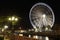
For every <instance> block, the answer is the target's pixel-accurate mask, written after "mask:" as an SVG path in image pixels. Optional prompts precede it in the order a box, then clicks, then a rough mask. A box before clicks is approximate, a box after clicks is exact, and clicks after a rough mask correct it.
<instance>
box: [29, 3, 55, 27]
mask: <svg viewBox="0 0 60 40" xmlns="http://www.w3.org/2000/svg"><path fill="white" fill-rule="evenodd" d="M37 5H43V6H46V7H47V8H48V9H49V10H50V11H51V13H52V16H53V24H52V26H51V27H53V25H54V22H55V16H54V12H53V10H52V8H51V7H50V6H49V5H47V4H45V3H36V4H34V5H33V6H32V8H31V9H30V12H29V19H30V22H31V25H32V26H33V27H34V28H36V27H35V25H34V24H33V22H32V21H31V12H32V9H33V8H34V7H36V6H37Z"/></svg>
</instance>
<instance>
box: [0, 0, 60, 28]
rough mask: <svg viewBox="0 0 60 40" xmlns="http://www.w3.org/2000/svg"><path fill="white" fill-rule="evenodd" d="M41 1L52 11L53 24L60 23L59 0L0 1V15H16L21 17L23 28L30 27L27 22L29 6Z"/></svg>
mask: <svg viewBox="0 0 60 40" xmlns="http://www.w3.org/2000/svg"><path fill="white" fill-rule="evenodd" d="M38 2H43V3H46V4H48V5H49V6H50V7H51V8H52V9H53V11H54V14H55V24H60V1H59V0H20V1H13V2H12V1H9V2H7V1H1V2H0V16H8V15H17V16H20V17H21V18H22V22H21V24H22V25H24V28H31V24H30V22H29V11H30V9H31V7H32V6H33V5H34V4H36V3H38Z"/></svg>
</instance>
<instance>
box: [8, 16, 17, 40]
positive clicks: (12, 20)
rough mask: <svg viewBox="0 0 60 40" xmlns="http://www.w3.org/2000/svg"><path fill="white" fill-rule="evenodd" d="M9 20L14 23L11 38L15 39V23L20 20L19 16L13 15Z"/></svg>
mask: <svg viewBox="0 0 60 40" xmlns="http://www.w3.org/2000/svg"><path fill="white" fill-rule="evenodd" d="M8 20H9V21H10V22H11V23H12V30H11V38H10V39H11V40H14V38H13V37H14V25H15V23H16V22H17V21H18V17H16V16H12V17H9V18H8Z"/></svg>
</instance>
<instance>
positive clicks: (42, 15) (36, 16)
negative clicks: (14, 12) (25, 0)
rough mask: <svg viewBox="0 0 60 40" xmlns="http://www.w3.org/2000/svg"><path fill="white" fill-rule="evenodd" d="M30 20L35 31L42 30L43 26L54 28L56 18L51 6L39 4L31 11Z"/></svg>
mask: <svg viewBox="0 0 60 40" xmlns="http://www.w3.org/2000/svg"><path fill="white" fill-rule="evenodd" d="M29 19H30V22H31V24H32V26H33V28H34V29H36V28H39V29H40V28H42V27H43V26H44V27H46V26H50V27H51V28H52V27H53V25H54V21H55V16H54V12H53V10H52V9H51V7H50V6H48V5H47V4H45V3H37V4H35V5H33V6H32V8H31V9H30V12H29Z"/></svg>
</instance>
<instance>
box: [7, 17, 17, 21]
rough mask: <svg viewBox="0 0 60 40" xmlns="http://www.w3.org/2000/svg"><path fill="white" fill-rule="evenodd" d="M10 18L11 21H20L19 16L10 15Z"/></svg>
mask: <svg viewBox="0 0 60 40" xmlns="http://www.w3.org/2000/svg"><path fill="white" fill-rule="evenodd" d="M8 20H9V21H18V18H17V17H14V16H12V17H10V18H9V19H8Z"/></svg>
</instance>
